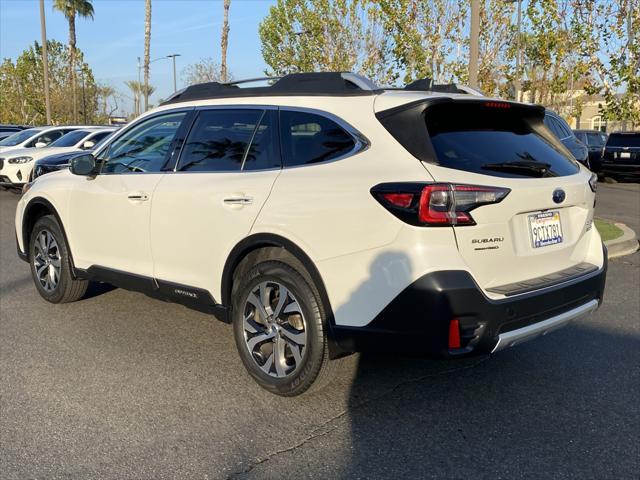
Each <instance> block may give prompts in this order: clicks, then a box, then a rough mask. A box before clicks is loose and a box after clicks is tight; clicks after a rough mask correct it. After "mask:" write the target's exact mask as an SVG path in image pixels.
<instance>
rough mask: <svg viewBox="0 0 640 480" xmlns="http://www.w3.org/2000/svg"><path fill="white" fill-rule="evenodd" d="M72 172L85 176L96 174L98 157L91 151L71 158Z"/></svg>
mask: <svg viewBox="0 0 640 480" xmlns="http://www.w3.org/2000/svg"><path fill="white" fill-rule="evenodd" d="M70 170H71V173H73V174H74V175H83V176H85V177H88V176H92V175H95V174H96V159H95V157H94V156H93V155H91V154H90V153H87V154H85V155H78V156H77V157H73V158H72V159H71V166H70Z"/></svg>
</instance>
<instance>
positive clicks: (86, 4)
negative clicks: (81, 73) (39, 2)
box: [53, 0, 93, 122]
mask: <svg viewBox="0 0 640 480" xmlns="http://www.w3.org/2000/svg"><path fill="white" fill-rule="evenodd" d="M91 2H92V0H53V8H54V9H55V10H58V11H60V12H62V14H63V15H64V16H65V18H66V19H67V21H68V22H69V81H70V83H71V95H72V97H73V121H74V122H77V121H78V103H77V99H76V68H75V67H76V16H78V17H81V18H90V19H92V20H93V5H92V4H91Z"/></svg>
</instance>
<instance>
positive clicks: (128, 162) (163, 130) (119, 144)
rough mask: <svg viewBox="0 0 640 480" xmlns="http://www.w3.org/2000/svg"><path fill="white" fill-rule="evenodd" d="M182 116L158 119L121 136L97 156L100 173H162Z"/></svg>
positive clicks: (161, 116)
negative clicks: (100, 165)
mask: <svg viewBox="0 0 640 480" xmlns="http://www.w3.org/2000/svg"><path fill="white" fill-rule="evenodd" d="M185 116H186V113H185V112H178V113H171V114H167V115H160V116H157V117H153V118H150V119H149V120H146V121H143V122H141V123H139V124H138V125H136V126H134V127H133V128H131V129H130V130H129V131H128V132H125V133H124V134H123V135H121V136H120V137H118V138H117V139H116V140H114V141H113V143H112V144H111V145H109V147H108V148H107V149H106V150H105V151H104V152H103V153H102V154H101V155H100V158H99V159H98V160H99V161H100V162H102V164H103V166H102V173H144V172H160V171H162V170H163V167H164V166H165V164H166V161H167V157H168V156H169V147H170V146H171V143H172V142H173V138H174V137H175V135H176V133H177V131H178V128H180V123H181V122H182V120H183V119H184V117H185Z"/></svg>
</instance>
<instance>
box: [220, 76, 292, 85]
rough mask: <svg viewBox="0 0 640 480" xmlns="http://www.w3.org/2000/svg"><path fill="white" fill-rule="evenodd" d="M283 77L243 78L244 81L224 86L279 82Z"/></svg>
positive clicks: (228, 83) (236, 81)
mask: <svg viewBox="0 0 640 480" xmlns="http://www.w3.org/2000/svg"><path fill="white" fill-rule="evenodd" d="M281 78H282V77H256V78H243V79H242V80H234V81H232V82H227V83H223V84H222V85H242V84H243V83H255V82H268V81H274V82H275V81H277V80H280V79H281Z"/></svg>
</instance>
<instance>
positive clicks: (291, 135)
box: [280, 110, 356, 167]
mask: <svg viewBox="0 0 640 480" xmlns="http://www.w3.org/2000/svg"><path fill="white" fill-rule="evenodd" d="M280 128H281V139H282V150H283V151H282V156H283V159H284V164H285V166H287V167H292V166H297V165H308V164H313V163H319V162H326V161H329V160H334V159H336V158H338V157H341V156H342V155H345V154H347V153H349V152H351V151H352V150H353V149H354V148H355V146H356V142H355V140H354V139H353V137H352V136H351V135H350V134H349V133H347V132H346V131H345V130H344V129H343V128H342V127H341V126H340V125H338V124H337V123H336V122H334V121H333V120H330V119H329V118H326V117H323V116H321V115H316V114H313V113H307V112H295V111H286V110H283V111H281V112H280Z"/></svg>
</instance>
